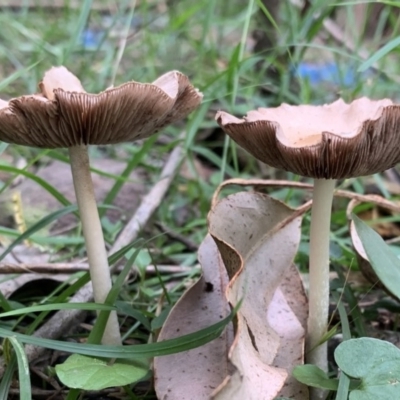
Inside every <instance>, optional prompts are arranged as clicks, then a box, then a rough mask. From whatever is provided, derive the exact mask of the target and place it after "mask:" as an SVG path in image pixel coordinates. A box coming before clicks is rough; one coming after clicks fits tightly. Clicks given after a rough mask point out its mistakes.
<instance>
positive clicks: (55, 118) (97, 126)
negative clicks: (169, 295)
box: [0, 67, 202, 345]
mask: <svg viewBox="0 0 400 400" xmlns="http://www.w3.org/2000/svg"><path fill="white" fill-rule="evenodd" d="M39 87H40V89H41V94H36V95H30V96H21V97H18V98H15V99H12V100H10V101H9V102H8V103H7V102H4V101H0V140H2V141H4V142H8V143H15V144H20V145H25V146H32V147H41V148H68V150H69V156H70V162H71V170H72V176H73V181H74V187H75V193H76V198H77V203H78V208H79V213H80V217H81V222H82V229H83V234H84V238H85V243H86V249H87V256H88V262H89V269H90V276H91V279H92V285H93V294H94V299H95V301H96V302H98V303H104V301H105V299H106V297H107V295H108V292H109V290H110V289H111V276H110V270H109V265H108V260H107V253H106V247H105V244H104V237H103V232H102V227H101V223H100V219H99V213H98V210H97V206H96V200H95V197H94V191H93V184H92V179H91V175H90V165H89V157H88V151H87V149H88V145H91V144H102V145H105V144H113V143H120V142H127V141H134V140H139V139H144V138H147V137H149V136H151V135H152V134H154V133H156V132H157V131H158V130H159V129H160V128H162V127H164V126H165V125H167V124H170V123H172V122H175V121H177V120H179V119H182V118H184V117H185V116H186V115H187V114H189V113H190V112H191V111H193V110H194V109H195V108H196V107H197V106H198V105H199V104H200V102H201V99H202V94H201V93H199V92H198V91H197V89H195V88H194V87H193V86H192V85H191V84H190V82H189V79H188V78H187V77H186V76H185V75H183V74H181V73H180V72H178V71H171V72H168V73H166V74H165V75H162V76H161V77H159V78H158V79H157V80H156V81H154V82H153V83H152V84H148V83H138V82H128V83H125V84H123V85H121V86H118V87H116V88H111V89H107V90H105V91H104V92H101V93H99V94H90V93H86V92H85V91H84V89H83V87H82V85H81V82H80V81H79V79H78V78H77V77H76V76H74V75H73V74H72V73H71V72H69V71H68V70H67V69H66V68H65V67H53V68H51V69H50V70H49V71H47V72H46V73H45V75H44V78H43V80H42V82H41V83H40V84H39ZM102 343H104V344H109V345H119V344H121V335H120V331H119V326H118V320H117V315H116V313H115V312H112V313H111V314H110V316H109V319H108V322H107V326H106V328H105V331H104V335H103V338H102Z"/></svg>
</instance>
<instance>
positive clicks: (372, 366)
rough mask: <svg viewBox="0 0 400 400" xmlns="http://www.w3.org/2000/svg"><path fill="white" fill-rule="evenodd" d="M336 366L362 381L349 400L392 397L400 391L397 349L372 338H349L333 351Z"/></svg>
mask: <svg viewBox="0 0 400 400" xmlns="http://www.w3.org/2000/svg"><path fill="white" fill-rule="evenodd" d="M335 360H336V363H337V365H338V366H339V368H340V369H341V370H342V371H343V372H344V373H345V374H346V375H348V376H350V377H352V378H358V379H360V380H361V383H360V385H359V386H358V387H357V389H355V390H353V391H351V392H350V396H349V399H350V400H375V399H379V400H393V399H397V398H399V393H400V350H399V349H398V348H397V347H396V346H395V345H393V344H391V343H389V342H385V341H383V340H378V339H372V338H360V339H350V340H346V341H345V342H343V343H341V344H340V345H339V346H338V347H337V349H336V350H335Z"/></svg>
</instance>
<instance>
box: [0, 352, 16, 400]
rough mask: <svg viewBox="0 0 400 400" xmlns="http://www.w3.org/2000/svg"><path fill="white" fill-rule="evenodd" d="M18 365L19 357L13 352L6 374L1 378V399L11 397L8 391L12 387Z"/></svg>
mask: <svg viewBox="0 0 400 400" xmlns="http://www.w3.org/2000/svg"><path fill="white" fill-rule="evenodd" d="M16 367H17V357H16V356H15V354H12V355H11V358H10V360H9V362H8V363H7V366H6V369H5V371H4V374H3V376H2V377H1V379H0V400H8V399H9V396H8V391H9V389H10V387H11V383H12V381H13V375H14V371H15V368H16Z"/></svg>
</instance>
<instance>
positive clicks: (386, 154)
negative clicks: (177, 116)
mask: <svg viewBox="0 0 400 400" xmlns="http://www.w3.org/2000/svg"><path fill="white" fill-rule="evenodd" d="M216 120H217V122H218V124H219V125H220V126H221V127H222V129H223V130H224V131H225V132H226V133H227V134H228V135H229V136H230V137H231V138H232V139H233V140H234V141H235V142H236V143H238V144H239V145H240V146H241V147H243V148H244V149H245V150H247V151H248V152H249V153H250V154H252V155H253V156H254V157H256V158H257V159H259V160H260V161H262V162H264V163H265V164H268V165H270V166H272V167H275V168H280V169H283V170H286V171H291V172H294V173H296V174H299V175H302V176H307V177H312V178H326V179H328V178H330V179H340V178H350V177H356V176H363V175H371V174H374V173H377V172H381V171H384V170H386V169H388V168H391V167H393V166H394V165H395V164H397V163H398V162H399V161H400V106H398V105H393V103H392V102H391V100H388V99H385V100H379V101H373V100H369V99H367V98H365V97H364V98H361V99H358V100H355V101H353V102H352V103H350V104H346V103H345V102H344V101H343V100H341V99H340V100H337V101H335V102H334V103H332V104H328V105H323V106H311V105H300V106H290V105H287V104H282V105H281V106H280V107H277V108H260V109H258V110H256V111H250V112H249V113H248V114H247V116H246V117H244V118H243V119H239V118H236V117H234V116H232V115H230V114H228V113H225V112H222V111H219V112H218V113H217V115H216Z"/></svg>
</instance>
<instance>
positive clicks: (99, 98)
mask: <svg viewBox="0 0 400 400" xmlns="http://www.w3.org/2000/svg"><path fill="white" fill-rule="evenodd" d="M39 86H40V89H41V91H42V94H41V95H31V96H21V97H18V98H15V99H12V100H10V101H9V102H8V104H7V105H4V104H3V103H0V140H2V141H4V142H9V143H15V144H21V145H26V146H33V147H42V148H57V147H72V146H77V145H81V144H112V143H120V142H128V141H134V140H139V139H144V138H147V137H149V136H151V135H152V134H154V133H156V132H157V131H158V130H159V129H160V128H162V127H164V126H166V125H168V124H170V123H173V122H175V121H177V120H180V119H182V118H184V117H186V115H187V114H189V113H190V112H192V111H193V110H194V109H195V108H196V107H197V106H198V105H199V104H200V102H201V100H202V94H201V93H199V91H198V90H197V89H195V88H194V87H193V86H192V85H191V84H190V82H189V79H188V78H187V77H186V76H185V75H183V74H181V73H180V72H178V71H171V72H168V73H166V74H165V75H163V76H161V77H160V78H158V79H157V80H156V81H154V82H153V83H151V84H150V83H138V82H133V81H132V82H128V83H125V84H123V85H121V86H118V87H116V88H112V89H107V90H105V91H104V92H101V93H99V94H90V93H86V92H85V91H84V89H83V87H82V85H81V83H80V81H79V79H78V78H77V77H75V76H74V75H73V74H72V73H71V72H69V71H68V70H67V69H66V68H65V67H56V68H52V69H50V70H49V71H48V72H46V74H45V76H44V78H43V81H42V82H41V83H40V85H39Z"/></svg>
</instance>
